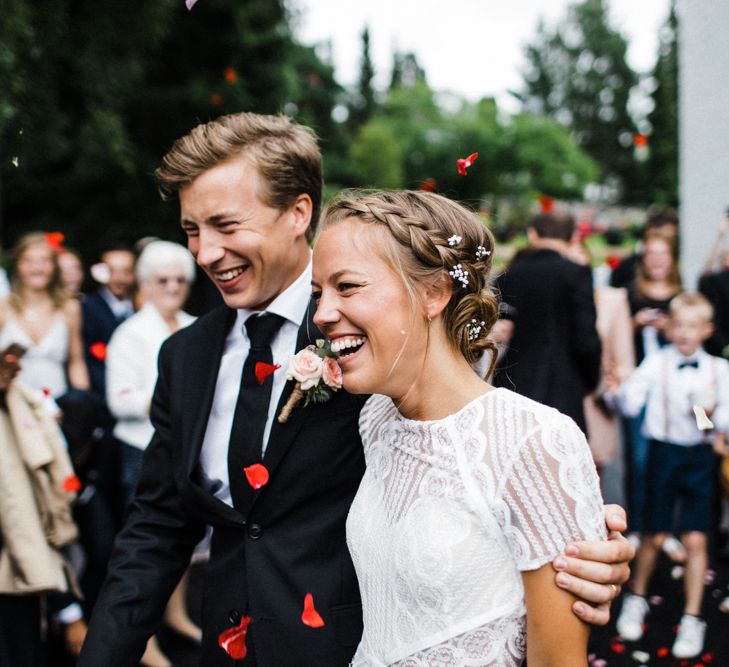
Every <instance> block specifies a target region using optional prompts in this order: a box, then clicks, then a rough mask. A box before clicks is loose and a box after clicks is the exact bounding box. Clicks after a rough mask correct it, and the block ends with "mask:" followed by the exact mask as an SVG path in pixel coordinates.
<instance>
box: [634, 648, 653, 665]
mask: <svg viewBox="0 0 729 667" xmlns="http://www.w3.org/2000/svg"><path fill="white" fill-rule="evenodd" d="M631 657H632V658H633V660H635V661H636V662H639V663H640V664H641V665H644V664H646V663H647V662H648V661H649V660H650V659H651V654H650V653H646V652H645V651H633V653H632V654H631Z"/></svg>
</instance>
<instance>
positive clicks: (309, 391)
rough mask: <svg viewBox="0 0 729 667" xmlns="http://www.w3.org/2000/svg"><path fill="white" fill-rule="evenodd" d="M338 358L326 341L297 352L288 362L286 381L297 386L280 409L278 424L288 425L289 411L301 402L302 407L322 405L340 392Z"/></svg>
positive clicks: (319, 341)
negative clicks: (293, 382)
mask: <svg viewBox="0 0 729 667" xmlns="http://www.w3.org/2000/svg"><path fill="white" fill-rule="evenodd" d="M338 357H339V355H338V354H337V353H336V352H334V351H333V350H332V346H331V343H330V342H329V341H328V340H327V341H325V340H321V339H319V340H317V341H316V345H307V346H306V347H305V348H304V349H303V350H299V351H298V352H297V353H296V354H295V355H294V356H293V357H291V361H290V362H289V367H288V369H287V371H286V379H287V380H296V386H295V387H294V390H293V391H292V392H291V396H289V400H288V401H286V405H284V406H283V408H282V409H281V413H280V414H279V416H278V422H279V424H284V423H286V421H288V418H289V416H290V415H291V411H292V410H293V409H294V408H295V407H296V405H297V404H298V402H299V401H300V400H301V399H302V398H304V399H306V400H305V401H304V405H305V406H306V405H309V403H325V402H326V401H328V400H329V399H330V398H331V397H332V393H333V392H335V391H337V390H338V389H341V388H342V369H341V368H340V367H339V364H338V363H337V358H338Z"/></svg>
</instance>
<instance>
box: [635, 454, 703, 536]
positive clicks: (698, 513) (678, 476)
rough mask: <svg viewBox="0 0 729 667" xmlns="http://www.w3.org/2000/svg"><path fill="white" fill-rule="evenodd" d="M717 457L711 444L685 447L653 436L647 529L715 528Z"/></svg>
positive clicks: (648, 472) (689, 529)
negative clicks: (676, 520) (713, 502)
mask: <svg viewBox="0 0 729 667" xmlns="http://www.w3.org/2000/svg"><path fill="white" fill-rule="evenodd" d="M715 479H716V457H715V456H714V452H713V450H712V447H711V445H693V446H691V447H684V446H682V445H672V444H670V443H667V442H660V441H658V440H651V441H650V442H649V444H648V461H647V465H646V504H645V526H644V529H645V532H647V533H663V532H669V531H672V530H674V529H675V528H676V526H675V518H676V510H677V508H680V516H679V520H678V526H677V529H678V532H679V533H687V532H689V531H698V532H701V533H708V532H709V530H710V529H711V512H712V501H713V496H714V480H715Z"/></svg>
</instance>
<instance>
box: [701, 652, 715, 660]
mask: <svg viewBox="0 0 729 667" xmlns="http://www.w3.org/2000/svg"><path fill="white" fill-rule="evenodd" d="M701 659H702V660H703V661H704V662H711V661H712V660H713V659H714V654H713V653H704V655H702V656H701Z"/></svg>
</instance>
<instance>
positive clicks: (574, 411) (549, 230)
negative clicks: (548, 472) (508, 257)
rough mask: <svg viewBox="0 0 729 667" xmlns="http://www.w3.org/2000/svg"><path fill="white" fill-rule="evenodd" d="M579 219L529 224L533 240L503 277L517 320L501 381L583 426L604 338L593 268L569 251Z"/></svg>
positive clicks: (542, 218) (543, 217)
mask: <svg viewBox="0 0 729 667" xmlns="http://www.w3.org/2000/svg"><path fill="white" fill-rule="evenodd" d="M573 233H574V222H573V220H572V219H571V218H569V217H558V216H556V215H552V214H549V213H540V214H539V215H537V216H535V217H534V218H533V219H532V220H531V222H530V225H529V229H528V235H529V247H528V248H527V249H525V250H523V251H522V252H521V253H519V255H517V257H516V258H515V259H514V260H513V261H512V263H511V264H510V265H509V267H508V268H507V270H506V271H505V272H504V273H503V274H502V275H501V276H500V277H499V279H498V281H497V287H498V289H499V291H500V292H501V298H502V299H503V302H504V303H506V304H508V306H509V309H510V312H512V318H513V320H514V331H513V335H512V338H511V341H510V343H509V347H508V349H507V351H506V354H505V355H504V358H503V359H502V361H501V363H500V370H499V373H498V374H497V377H496V384H497V385H499V386H502V387H509V388H512V389H514V390H515V391H517V392H519V393H520V394H523V395H524V396H528V397H529V398H532V399H534V400H536V401H539V402H540V403H544V404H546V405H550V406H552V407H554V408H557V409H558V410H559V411H560V412H562V413H564V414H566V415H569V416H570V417H572V419H574V420H575V422H576V423H577V425H578V426H579V427H580V428H581V429H582V430H583V431H584V430H585V415H584V412H583V408H582V399H583V397H584V395H585V394H587V393H589V392H590V391H591V390H592V389H594V388H595V386H596V385H597V381H598V378H599V374H600V350H601V347H600V339H599V338H598V335H597V330H596V329H595V318H596V315H595V302H594V298H593V292H592V274H591V272H590V269H589V267H585V266H580V265H578V264H575V263H574V262H571V261H570V260H568V259H566V258H565V257H564V256H563V253H564V252H565V251H566V250H567V248H568V245H569V242H570V239H571V237H572V234H573Z"/></svg>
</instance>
